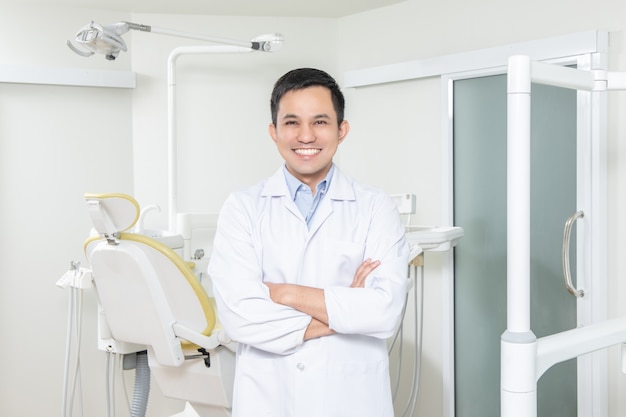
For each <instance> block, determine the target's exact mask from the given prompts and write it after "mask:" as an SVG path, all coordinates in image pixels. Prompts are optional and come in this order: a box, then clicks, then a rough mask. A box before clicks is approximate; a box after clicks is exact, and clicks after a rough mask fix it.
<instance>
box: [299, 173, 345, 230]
mask: <svg viewBox="0 0 626 417" xmlns="http://www.w3.org/2000/svg"><path fill="white" fill-rule="evenodd" d="M346 200H348V201H352V200H355V193H354V188H353V187H352V182H351V181H350V179H349V178H348V177H346V176H345V175H344V174H343V173H342V172H341V171H340V170H339V168H338V167H337V166H336V165H335V173H334V174H333V178H332V180H331V181H330V188H329V189H328V192H327V193H326V196H325V197H324V198H323V199H322V201H321V202H320V205H319V207H318V208H317V212H316V213H315V216H314V217H313V221H312V222H311V226H310V229H309V236H313V235H314V234H315V232H316V231H317V230H318V229H319V228H320V226H321V225H322V224H324V222H325V221H326V219H328V217H329V216H330V215H331V214H332V212H333V205H334V204H336V203H337V202H341V201H346Z"/></svg>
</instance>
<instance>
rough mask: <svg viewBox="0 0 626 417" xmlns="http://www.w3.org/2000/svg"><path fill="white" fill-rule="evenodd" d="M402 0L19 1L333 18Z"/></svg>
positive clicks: (172, 11) (170, 11)
mask: <svg viewBox="0 0 626 417" xmlns="http://www.w3.org/2000/svg"><path fill="white" fill-rule="evenodd" d="M402 1H404V0H316V1H310V0H308V1H305V0H175V1H174V0H22V1H20V4H27V3H30V4H34V5H37V4H41V5H48V6H52V5H54V6H71V7H80V8H90V9H104V10H119V11H125V12H134V13H166V14H207V15H224V16H293V17H325V18H336V17H343V16H348V15H352V14H356V13H360V12H364V11H367V10H372V9H377V8H379V7H384V6H389V5H391V4H396V3H401V2H402Z"/></svg>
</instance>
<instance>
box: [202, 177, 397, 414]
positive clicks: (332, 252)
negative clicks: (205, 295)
mask: <svg viewBox="0 0 626 417" xmlns="http://www.w3.org/2000/svg"><path fill="white" fill-rule="evenodd" d="M366 258H371V259H374V260H376V259H378V260H380V261H381V265H380V266H378V268H376V269H375V270H374V271H373V272H372V273H371V274H370V276H369V277H368V278H367V280H366V285H365V288H359V289H355V288H349V285H350V283H351V282H352V279H353V277H354V273H355V272H356V269H357V267H358V266H359V265H360V264H361V262H362V261H363V260H364V259H366ZM407 264H408V247H407V244H406V242H405V239H404V228H403V226H402V224H401V222H400V218H399V214H398V211H397V209H396V206H395V205H394V203H393V202H392V200H391V199H390V198H389V197H388V196H387V195H386V194H385V193H383V192H382V191H380V190H378V189H375V188H373V187H369V186H365V185H360V184H357V183H356V182H354V181H353V180H352V179H350V178H349V177H347V176H345V175H344V174H342V173H341V171H340V170H339V169H338V168H337V167H335V173H334V176H333V178H332V181H331V184H330V188H329V189H328V191H327V194H326V196H325V198H324V199H323V200H322V202H321V203H320V205H319V207H318V210H317V213H316V214H315V216H314V218H313V221H312V223H311V226H310V229H309V228H308V227H307V225H306V221H305V219H304V218H303V216H302V215H301V213H300V211H299V210H298V208H297V207H296V205H295V203H294V202H293V201H292V200H291V198H290V197H289V191H288V189H287V184H286V181H285V178H284V173H283V170H282V168H281V169H279V170H278V171H277V172H276V174H274V175H273V176H272V177H270V178H268V179H267V180H265V181H263V182H261V183H260V184H258V185H256V186H253V187H251V188H248V189H246V190H243V191H239V192H235V193H233V194H231V195H230V196H229V197H228V199H227V200H226V202H225V204H224V206H223V208H222V210H221V212H220V215H219V220H218V227H217V232H216V236H215V241H214V249H213V254H212V255H211V260H210V263H209V275H210V277H211V279H212V281H213V290H214V294H215V298H216V302H217V306H218V312H219V319H220V321H221V323H222V325H223V326H224V329H225V330H226V331H227V333H228V334H229V336H230V337H232V339H233V340H236V341H237V342H239V347H238V352H237V365H236V371H235V391H234V400H233V401H234V403H233V417H262V416H268V417H308V416H311V417H351V416H354V417H392V416H393V407H392V399H391V391H390V383H389V364H388V355H387V347H386V339H387V338H388V337H389V336H391V335H392V334H393V332H394V330H395V329H396V328H397V325H398V323H399V318H400V315H401V311H402V307H403V305H404V301H405V296H406V289H407V288H406V285H407ZM264 281H267V282H275V283H296V284H301V285H307V286H312V287H318V288H324V293H325V301H326V307H327V310H328V317H329V326H330V327H331V328H332V329H333V330H335V331H336V332H337V334H335V335H331V336H326V337H321V338H318V339H313V340H309V341H306V342H304V343H303V336H304V332H305V330H306V327H307V325H308V324H309V322H310V320H311V317H310V316H308V315H306V314H304V313H301V312H299V311H297V310H294V309H292V308H290V307H286V306H283V305H279V304H276V303H274V302H272V300H271V299H270V297H269V290H268V288H267V286H265V285H264V284H263V282H264Z"/></svg>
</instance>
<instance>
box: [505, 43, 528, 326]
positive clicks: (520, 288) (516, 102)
mask: <svg viewBox="0 0 626 417" xmlns="http://www.w3.org/2000/svg"><path fill="white" fill-rule="evenodd" d="M530 68H531V64H530V58H529V57H528V56H520V55H517V56H512V57H511V58H510V59H509V75H508V81H507V104H508V116H507V329H508V331H509V332H518V333H526V332H529V331H530Z"/></svg>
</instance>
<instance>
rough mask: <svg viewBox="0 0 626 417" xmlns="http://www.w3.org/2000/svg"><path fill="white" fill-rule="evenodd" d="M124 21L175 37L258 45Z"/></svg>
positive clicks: (144, 29) (131, 25) (234, 44)
mask: <svg viewBox="0 0 626 417" xmlns="http://www.w3.org/2000/svg"><path fill="white" fill-rule="evenodd" d="M124 23H126V24H127V25H128V28H129V29H133V30H139V31H142V32H152V33H159V34H161V35H168V36H175V37H177V38H187V39H196V40H199V41H207V42H213V43H220V44H223V45H233V46H242V47H244V48H250V49H259V48H258V47H256V48H255V47H254V44H255V43H256V42H250V41H239V40H235V39H227V38H221V37H216V36H206V35H200V34H196V33H189V32H181V31H178V30H173V29H168V28H162V27H158V26H150V25H143V24H138V23H131V22H124Z"/></svg>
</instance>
